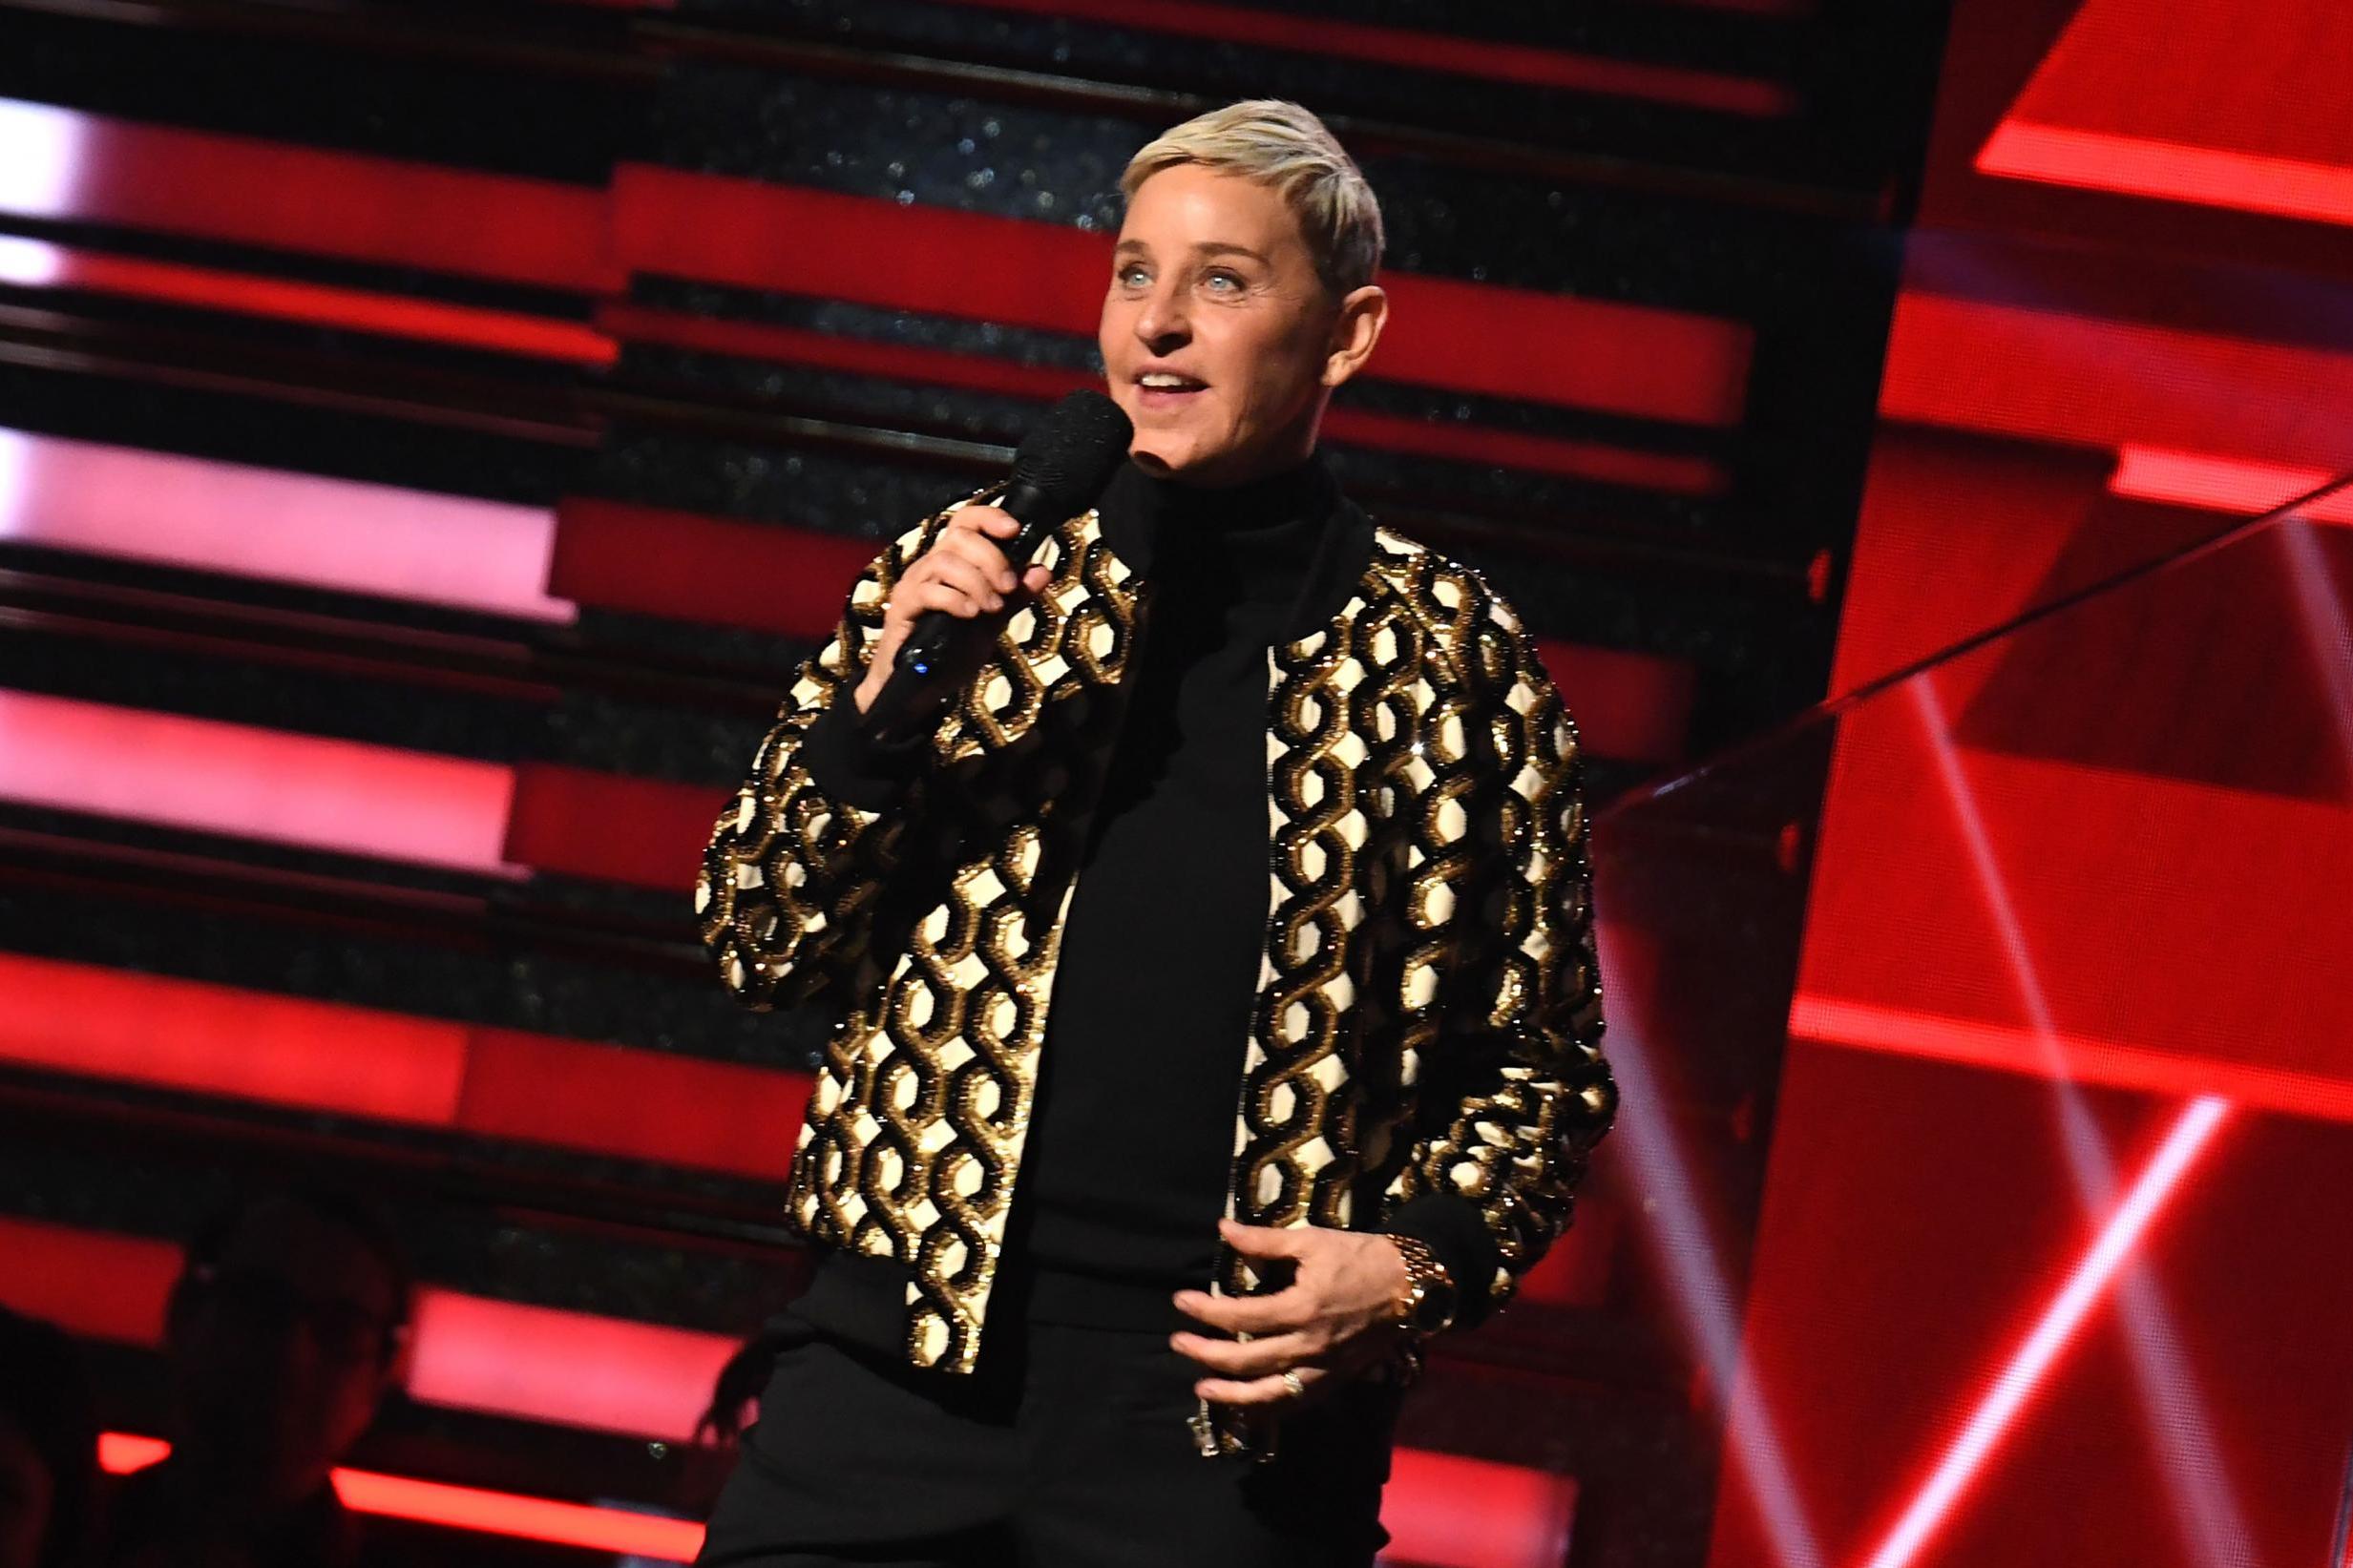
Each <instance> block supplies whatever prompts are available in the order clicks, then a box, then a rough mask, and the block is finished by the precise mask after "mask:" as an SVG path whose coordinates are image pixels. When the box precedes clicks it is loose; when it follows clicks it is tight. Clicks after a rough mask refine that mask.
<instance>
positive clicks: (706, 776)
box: [532, 590, 846, 886]
mask: <svg viewBox="0 0 2353 1568" xmlns="http://www.w3.org/2000/svg"><path fill="white" fill-rule="evenodd" d="M845 591H846V590H845ZM683 640H694V638H691V637H690V638H685V639H683ZM794 646H806V644H794ZM788 674H789V666H787V668H786V669H785V670H781V671H779V672H778V684H777V688H776V696H777V698H778V699H779V700H782V698H783V695H784V681H785V679H788ZM772 721H774V715H773V713H772V712H763V713H748V714H715V713H709V712H703V711H697V710H694V709H689V708H685V707H681V706H677V705H670V704H661V703H653V702H630V701H623V700H620V699H617V698H613V697H608V696H604V695H602V694H599V693H596V692H585V691H578V690H573V691H567V692H565V693H564V695H563V699H562V700H561V701H559V702H557V705H556V706H555V708H554V709H552V710H550V711H548V712H547V713H546V714H545V716H544V721H543V722H542V723H541V724H540V726H539V727H538V730H537V732H536V734H535V735H534V736H533V737H532V751H533V754H534V755H535V756H536V758H537V759H539V760H540V761H543V762H553V763H570V764H572V765H574V766H576V767H591V768H598V769H601V770H602V771H605V772H608V773H626V774H628V775H630V776H631V777H633V778H641V779H666V780H669V781H671V782H673V783H677V784H703V785H708V786H709V787H710V789H711V792H712V793H711V811H712V814H713V815H714V816H716V815H717V813H718V811H719V808H720V806H721V805H724V804H725V800H726V797H727V796H728V795H729V794H730V793H732V792H733V790H734V789H735V786H736V785H737V784H742V783H743V782H744V763H745V759H746V758H747V757H749V756H750V755H751V754H752V752H753V751H754V750H755V749H756V748H757V747H758V746H759V744H760V738H761V737H762V736H763V735H765V734H767V727H768V725H769V724H770V723H771V722H772ZM680 875H681V876H682V877H683V878H684V879H685V881H689V882H690V881H692V880H693V876H694V868H693V867H691V866H687V867H683V868H681V870H680ZM682 886H683V883H682Z"/></svg>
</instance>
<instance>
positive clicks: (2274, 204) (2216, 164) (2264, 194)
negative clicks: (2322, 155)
mask: <svg viewBox="0 0 2353 1568" xmlns="http://www.w3.org/2000/svg"><path fill="white" fill-rule="evenodd" d="M1977 170H1978V172H1979V173H1980V174H1986V175H2003V176H2006V177H2008V178H2012V179H2033V180H2040V181H2041V182H2043V183H2044V184H2047V185H2069V186H2073V187H2075V188H2076V189H2079V190H2089V191H2109V192H2112V193H2114V194H2116V195H2119V196H2138V197H2150V198H2153V199H2158V200H2162V201H2181V202H2187V203H2191V204H2193V205H2196V206H2202V207H2228V208H2231V209H2233V210H2234V211H2237V212H2252V213H2262V214H2264V215H2266V216H2268V217H2273V218H2294V219H2300V220H2305V221H2308V222H2314V223H2353V168H2347V167H2344V166H2342V165H2340V164H2332V163H2307V162H2304V161H2302V160H2301V159H2299V158H2288V157H2264V156H2263V155H2261V154H2259V153H2240V152H2233V151H2230V150H2228V149H2226V148H2220V147H2194V146H2185V145H2183V144H2181V143H2179V142H2165V141H2153V140H2149V139H2146V138H2143V137H2140V136H2116V135H2113V134H2111V133H2109V132H2105V131H2085V130H2077V129H2075V128H2072V127H2069V126H2065V125H2036V124H2034V123H2032V122H2031V121H2027V120H2015V119H2011V120H2005V121H2003V122H2002V124H2001V125H2000V127H1998V128H1997V129H1996V130H1995V131H1994V134H1993V136H1991V137H1990V138H1989V139H1988V140H1987V141H1986V143H1985V149H1984V150H1983V151H1982V152H1980V153H1979V154H1978V155H1977Z"/></svg>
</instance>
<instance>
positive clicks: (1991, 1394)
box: [1867, 673, 2257, 1568]
mask: <svg viewBox="0 0 2353 1568" xmlns="http://www.w3.org/2000/svg"><path fill="white" fill-rule="evenodd" d="M1934 679H1935V678H1934V675H1933V673H1923V674H1922V675H1921V676H1920V677H1918V678H1917V679H1913V680H1911V681H1910V682H1908V683H1907V690H1908V691H1909V693H1910V695H1911V697H1912V700H1913V703H1914V705H1915V707H1916V708H1917V709H1918V710H1919V716H1920V720H1921V723H1922V729H1923V731H1924V732H1925V735H1926V739H1927V742H1928V747H1929V750H1930V753H1931V754H1932V755H1933V756H1934V758H1935V759H1936V763H1937V769H1938V774H1939V777H1940V781H1941V782H1942V784H1943V787H1944V790H1945V793H1946V795H1947V797H1948V799H1949V800H1950V801H1951V803H1952V806H1953V812H1954V815H1955V817H1956V818H1957V819H1958V821H1959V824H1960V826H1961V829H1962V834H1963V837H1964V840H1965V842H1966V844H1967V847H1968V850H1969V856H1970V860H1971V863H1972V865H1973V867H1974V868H1975V870H1976V873H1977V877H1978V882H1979V885H1980V889H1981V890H1982V892H1983V894H1984V896H1985V905H1986V909H1987V911H1988V912H1989V913H1990V914H1991V915H1992V916H1993V919H1994V923H1995V926H1996V928H1997V930H1999V932H2000V936H2001V942H2002V948H2003V951H2004V956H2005V957H2006V961H2007V963H2008V966H2009V969H2010V973H2011V977H2012V979H2013V980H2014V982H2015V983H2016V986H2017V989H2018V994H2019V997H2020V1000H2021V1001H2022V1003H2023V1004H2024V1006H2025V1008H2026V1011H2027V1021H2028V1024H2029V1026H2030V1034H2031V1037H2032V1038H2033V1039H2034V1040H2035V1041H2036V1043H2037V1044H2038V1045H2039V1046H2041V1047H2042V1049H2043V1052H2044V1062H2043V1065H2044V1068H2045V1070H2046V1073H2047V1075H2048V1081H2049V1083H2050V1086H2051V1091H2052V1095H2053V1098H2054V1105H2055V1110H2056V1114H2057V1117H2058V1119H2059V1130H2060V1133H2061V1139H2060V1141H2061V1145H2062V1148H2063V1149H2064V1151H2065V1153H2066V1156H2067V1162H2068V1171H2069V1177H2070V1179H2071V1181H2072V1184H2073V1186H2074V1188H2075V1196H2076V1201H2077V1202H2078V1204H2079V1205H2080V1206H2081V1208H2082V1209H2083V1210H2084V1212H2085V1213H2086V1214H2088V1215H2097V1214H2100V1213H2102V1212H2103V1211H2111V1205H2112V1212H2111V1214H2110V1218H2109V1220H2108V1221H2107V1223H2106V1224H2105V1225H2104V1227H2103V1229H2102V1231H2101V1233H2100V1236H2099V1238H2098V1239H2097V1240H2096V1241H2095V1242H2094V1243H2093V1244H2092V1246H2091V1249H2090V1251H2089V1252H2088V1253H2086V1255H2085V1257H2084V1259H2083V1261H2082V1262H2080V1263H2079V1264H2078V1265H2076V1268H2075V1271H2074V1272H2073V1273H2072V1274H2071V1275H2070V1276H2069V1282H2068V1284H2067V1286H2064V1287H2063V1288H2062V1289H2061V1291H2060V1293H2059V1295H2058V1296H2057V1297H2056V1298H2054V1299H2053V1300H2052V1302H2051V1303H2050V1305H2049V1306H2048V1307H2046V1308H2045V1309H2044V1312H2043V1314H2042V1316H2041V1318H2040V1320H2039V1321H2038V1323H2037V1325H2036V1328H2035V1329H2034V1330H2033V1332H2032V1333H2030V1334H2029V1335H2028V1336H2027V1340H2026V1341H2025V1343H2023V1344H2022V1345H2021V1346H2020V1348H2019V1349H2018V1350H2017V1351H2016V1352H2015V1354H2014V1355H2013V1357H2012V1359H2011V1361H2010V1363H2009V1365H2008V1366H2007V1367H2006V1369H2004V1370H2003V1371H2002V1373H2001V1374H2000V1375H1999V1376H1997V1378H1996V1379H1995V1381H1994V1383H1993V1385H1992V1386H1991V1387H1990V1388H1989V1389H1988V1390H1986V1392H1985V1395H1984V1396H1983V1397H1982V1398H1981V1400H1980V1402H1979V1405H1978V1408H1977V1411H1976V1412H1975V1414H1973V1415H1972V1416H1971V1418H1970V1420H1969V1423H1968V1425H1967V1426H1966V1427H1965V1428H1964V1430H1963V1432H1962V1433H1961V1435H1960V1436H1959V1437H1957V1438H1955V1439H1954V1441H1953V1443H1952V1445H1951V1446H1950V1447H1949V1448H1948V1449H1947V1451H1946V1453H1945V1454H1944V1457H1943V1459H1942V1460H1940V1461H1939V1463H1938V1465H1937V1467H1936V1469H1935V1470H1934V1471H1933V1472H1931V1474H1930V1475H1929V1477H1928V1479H1927V1480H1926V1481H1925V1482H1924V1483H1922V1486H1921V1488H1920V1490H1919V1491H1918V1492H1917V1493H1916V1494H1915V1495H1914V1496H1913V1499H1912V1501H1911V1502H1909V1503H1908V1504H1906V1505H1905V1507H1904V1509H1903V1511H1902V1513H1901V1516H1899V1518H1898V1520H1897V1522H1896V1524H1895V1525H1894V1526H1893V1527H1891V1529H1890V1530H1889V1532H1888V1534H1887V1535H1886V1537H1884V1538H1883V1539H1882V1540H1881V1542H1880V1546H1879V1548H1878V1549H1877V1550H1876V1551H1875V1552H1874V1553H1873V1554H1872V1556H1871V1558H1869V1559H1868V1564H1867V1568H1905V1565H1907V1564H1909V1563H1910V1562H1912V1561H1913V1560H1914V1559H1915V1558H1917V1557H1918V1555H1919V1553H1920V1552H1921V1550H1922V1547H1923V1546H1924V1545H1925V1544H1926V1543H1927V1541H1928V1540H1929V1539H1930V1537H1932V1536H1933V1535H1934V1533H1935V1530H1936V1528H1937V1527H1938V1526H1939V1525H1940V1524H1941V1523H1942V1522H1943V1520H1944V1519H1945V1518H1946V1517H1947V1516H1949V1514H1950V1512H1951V1509H1952V1507H1953V1505H1954V1504H1955V1503H1956V1502H1957V1501H1958V1500H1959V1497H1960V1495H1961V1494H1962V1492H1963V1491H1964V1489H1965V1487H1966V1486H1967V1484H1968V1482H1969V1481H1970V1480H1971V1479H1973V1478H1974V1477H1975V1476H1976V1475H1977V1474H1978V1473H1979V1472H1980V1471H1981V1470H1982V1469H1983V1468H1984V1465H1985V1461H1986V1459H1987V1458H1988V1457H1990V1455H1991V1453H1992V1452H1993V1450H1994V1448H1995V1446H1996V1444H1998V1442H1999V1441H2000V1440H2001V1438H2002V1437H2003V1436H2004V1435H2005V1434H2006V1432H2008V1431H2009V1430H2010V1428H2011V1427H2012V1425H2013V1424H2014V1423H2015V1421H2016V1419H2017V1416H2018V1414H2019V1411H2020V1410H2021V1408H2022V1407H2023V1406H2024V1405H2025V1403H2026V1400H2027V1396H2028V1395H2029V1394H2031V1393H2032V1392H2033V1391H2034V1389H2035V1387H2036V1386H2037V1385H2038V1384H2039V1383H2040V1382H2041V1381H2042V1379H2043V1378H2044V1376H2045V1375H2046V1374H2047V1373H2048V1371H2049V1369H2050V1367H2051V1364H2052V1362H2053V1361H2054V1360H2055V1359H2056V1358H2057V1356H2058V1353H2059V1352H2060V1350H2062V1349H2064V1348H2066V1346H2067V1344H2068V1342H2069V1340H2070V1339H2071V1338H2072V1337H2073V1335H2074V1333H2075V1331H2076V1330H2077V1329H2078V1328H2080V1327H2081V1326H2082V1322H2083V1319H2084V1316H2085V1314H2086V1313H2087V1312H2089V1310H2090V1307H2091V1306H2092V1304H2093V1303H2094V1302H2095V1301H2097V1299H2098V1298H2099V1296H2100V1294H2101V1293H2102V1292H2103V1291H2105V1290H2106V1289H2107V1288H2108V1286H2110V1285H2111V1283H2115V1284H2116V1286H2117V1293H2118V1298H2119V1303H2118V1304H2119V1307H2121V1310H2122V1317H2123V1321H2124V1327H2125V1330H2126V1332H2125V1343H2126V1345H2127V1347H2128V1348H2129V1350H2130V1351H2131V1354H2132V1362H2133V1369H2134V1373H2135V1383H2136V1386H2137V1388H2138V1390H2139V1392H2140V1395H2141V1400H2142V1403H2143V1405H2144V1407H2145V1410H2146V1415H2145V1421H2144V1424H2145V1426H2146V1427H2147V1429H2148V1430H2149V1431H2150V1432H2151V1433H2152V1434H2153V1436H2154V1438H2155V1440H2156V1442H2157V1444H2158V1446H2159V1449H2160V1451H2161V1456H2162V1458H2163V1460H2164V1462H2165V1465H2166V1468H2167V1470H2168V1472H2169V1473H2170V1474H2171V1478H2172V1481H2173V1485H2172V1486H2170V1487H2168V1488H2167V1489H2166V1495H2167V1496H2168V1497H2169V1499H2171V1500H2172V1501H2173V1504H2174V1523H2175V1527H2176V1529H2177V1530H2178V1531H2179V1533H2180V1534H2181V1536H2182V1537H2183V1544H2184V1547H2185V1549H2186V1550H2187V1551H2188V1552H2189V1553H2190V1555H2191V1557H2192V1559H2193V1560H2194V1561H2195V1562H2197V1563H2199V1564H2201V1565H2202V1568H2249V1565H2252V1564H2254V1563H2255V1562H2256V1560H2257V1559H2256V1558H2255V1554H2254V1548H2253V1545H2252V1537H2251V1536H2250V1533H2249V1531H2248V1528H2247V1524H2246V1520H2245V1517H2244V1516H2243V1515H2242V1513H2241V1512H2240V1510H2239V1507H2238V1501H2237V1495H2236V1493H2235V1491H2234V1489H2233V1488H2232V1485H2231V1481H2230V1476H2229V1474H2228V1473H2227V1471H2226V1469H2225V1467H2224V1465H2223V1461H2222V1457H2221V1455H2220V1453H2218V1452H2216V1448H2215V1445H2214V1441H2213V1432H2214V1426H2213V1421H2212V1419H2211V1417H2210V1416H2209V1415H2208V1414H2207V1412H2206V1406H2205V1399H2204V1396H2203V1394H2202V1392H2201V1391H2200V1390H2199V1388H2198V1386H2197V1380H2196V1375H2195V1371H2194V1369H2192V1367H2191V1365H2190V1361H2189V1357H2188V1356H2187V1354H2186V1353H2185V1352H2184V1350H2183V1348H2182V1346H2181V1342H2180V1339H2179V1336H2178V1334H2177V1333H2176V1332H2175V1330H2174V1325H2173V1320H2172V1315H2171V1313H2170V1312H2169V1310H2168V1309H2167V1307H2166V1305H2165V1303H2164V1300H2163V1299H2162V1297H2161V1296H2160V1295H2159V1293H2158V1291H2157V1289H2156V1286H2155V1285H2154V1283H2153V1280H2152V1279H2151V1278H2150V1276H2149V1274H2148V1272H2147V1271H2146V1270H2145V1269H2143V1268H2142V1267H2140V1266H2139V1265H2137V1264H2133V1263H2132V1247H2133V1246H2134V1245H2136V1244H2137V1243H2138V1242H2139V1240H2140V1239H2141V1236H2142V1235H2143V1233H2145V1231H2146V1230H2147V1228H2148V1225H2149V1223H2150V1222H2151V1221H2152V1220H2153V1219H2154V1218H2155V1216H2156V1213H2157V1211H2158V1209H2159V1208H2161V1207H2162V1205H2163V1203H2164V1202H2165V1201H2166V1200H2167V1199H2168V1198H2170V1197H2171V1196H2172V1194H2173V1192H2174V1188H2175V1186H2176V1185H2177V1183H2178V1182H2179V1180H2180V1178H2181V1176H2182V1174H2183V1173H2184V1172H2186V1171H2187V1169H2188V1168H2189V1165H2190V1164H2191V1162H2193V1161H2194V1160H2195V1159H2196V1158H2197V1157H2198V1156H2199V1155H2201V1154H2202V1153H2203V1152H2204V1150H2205V1149H2206V1148H2207V1146H2208V1144H2209V1142H2210V1141H2211V1139H2212V1137H2213V1134H2214V1132H2215V1130H2216V1127H2218V1126H2219V1124H2220V1122H2221V1120H2222V1119H2223V1117H2224V1115H2225V1114H2226V1113H2227V1112H2228V1111H2229V1110H2230V1108H2231V1106H2230V1102H2229V1101H2227V1100H2223V1099H2220V1098H2216V1097H2213V1096H2207V1097H2202V1098H2199V1099H2197V1100H2195V1101H2193V1102H2192V1104H2191V1105H2190V1106H2189V1108H2188V1109H2186V1110H2185V1111H2184V1112H2183V1113H2182V1116H2181V1118H2180V1119H2178V1120H2177V1121H2176V1123H2175V1125H2174V1132H2173V1134H2171V1135H2169V1137H2168V1139H2167V1140H2166V1142H2165V1144H2164V1145H2163V1146H2162V1147H2161V1148H2160V1150H2159V1153H2158V1156H2157V1158H2156V1159H2154V1160H2152V1161H2151V1164H2150V1166H2149V1167H2148V1169H2147V1170H2146V1171H2144V1173H2143V1174H2142V1176H2141V1177H2140V1178H2139V1179H2138V1181H2135V1183H2134V1184H2133V1187H2132V1191H2131V1192H2130V1193H2128V1194H2127V1195H2126V1197H2125V1198H2124V1199H2123V1201H2122V1202H2117V1201H2116V1198H2115V1189H2116V1173H2115V1165H2114V1160H2113V1158H2112V1156H2111V1152H2110V1150H2109V1147H2108V1142H2107V1139H2105V1137H2104V1136H2103V1135H2102V1134H2101V1132H2100V1130H2099V1128H2098V1125H2097V1123H2096V1122H2095V1121H2094V1120H2093V1119H2092V1116H2091V1113H2090V1109H2089V1107H2087V1106H2086V1104H2085V1103H2084V1098H2083V1096H2082V1093H2081V1091H2079V1090H2078V1089H2077V1088H2076V1087H2075V1085H2074V1083H2073V1082H2072V1081H2071V1079H2070V1077H2069V1071H2068V1067H2067V1063H2066V1060H2065V1057H2064V1056H2063V1055H2062V1054H2061V1052H2060V1050H2059V1048H2058V1044H2057V1028H2056V1025H2055V1022H2054V1020H2053V1018H2052V1015H2051V1011H2050V1004H2049V999H2048V993H2047V992H2046V991H2045V989H2044V986H2043V983H2042V978H2041V975H2040V973H2039V972H2038V971H2037V969H2036V967H2035V963H2034V958H2033V954H2032V952H2031V951H2030V949H2029V947H2028V945H2027V939H2026V931H2025V928H2024V926H2023V924H2022V923H2021V921H2020V920H2019V917H2018V910H2017V907H2016V904H2015V902H2014V901H2013V899H2012V898H2011V895H2010V891H2009V886H2008V884H2007V882H2006V880H2005V878H2004V877H2003V875H2002V871H2001V868H2000V865H1999V864H1998V862H1997V861H1996V859H1995V856H1994V852H1993V846H1992V841H1991V839H1990V837H1989V835H1988V834H1987V832H1986V828H1985V814H1984V812H1983V810H1982V809H1981V807H1980V806H1979V804H1978V801H1977V796H1976V792H1975V790H1974V789H1973V787H1972V786H1971V784H1970V783H1969V780H1968V777H1967V775H1966V773H1965V772H1964V770H1963V767H1962V764H1961V757H1960V752H1959V748H1958V747H1957V746H1956V745H1955V744H1954V743H1953V740H1952V733H1951V726H1950V723H1949V721H1948V720H1947V719H1946V716H1945V714H1944V710H1943V703H1942V701H1941V700H1939V698H1938V694H1937V691H1936V687H1935V684H1934ZM2127 1265H2132V1266H2130V1267H2128V1266H2127ZM2119 1275H2121V1279H2120V1280H2119V1278H2118V1276H2119Z"/></svg>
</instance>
